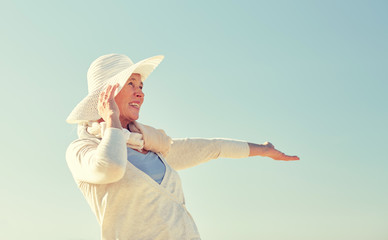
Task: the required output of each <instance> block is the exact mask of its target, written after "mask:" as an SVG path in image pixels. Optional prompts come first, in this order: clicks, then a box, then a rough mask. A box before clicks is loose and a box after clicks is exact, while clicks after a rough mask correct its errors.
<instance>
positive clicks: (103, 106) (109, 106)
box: [97, 83, 121, 129]
mask: <svg viewBox="0 0 388 240" xmlns="http://www.w3.org/2000/svg"><path fill="white" fill-rule="evenodd" d="M118 87H119V84H118V83H117V84H115V85H113V86H112V85H108V87H107V88H106V89H105V91H102V92H101V94H100V97H99V99H98V105H97V108H98V114H99V115H100V116H101V117H102V119H103V120H104V121H105V122H106V126H107V127H108V128H109V127H113V128H120V129H121V123H120V110H119V107H118V106H117V104H116V101H115V92H116V89H117V88H118Z"/></svg>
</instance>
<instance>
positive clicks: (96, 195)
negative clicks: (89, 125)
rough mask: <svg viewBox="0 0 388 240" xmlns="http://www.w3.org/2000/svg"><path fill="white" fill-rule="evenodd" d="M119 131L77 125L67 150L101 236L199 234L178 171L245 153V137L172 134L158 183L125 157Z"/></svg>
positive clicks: (179, 237)
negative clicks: (90, 129)
mask: <svg viewBox="0 0 388 240" xmlns="http://www.w3.org/2000/svg"><path fill="white" fill-rule="evenodd" d="M126 148H127V146H126V139H125V137H124V134H123V131H121V130H119V129H117V128H108V129H106V131H105V135H104V137H103V138H102V139H99V138H97V137H95V136H93V135H91V134H89V133H88V132H87V131H86V128H82V126H80V129H79V139H77V140H75V141H74V142H72V143H71V144H70V146H69V147H68V149H67V152H66V160H67V164H68V166H69V168H70V170H71V172H72V175H73V177H74V179H75V181H76V183H77V185H78V187H79V189H80V190H81V192H82V194H83V195H84V197H85V198H86V200H87V202H88V203H89V205H90V207H91V209H92V211H93V212H94V213H95V215H96V217H97V220H98V222H99V224H100V226H101V238H102V239H104V240H113V239H114V240H118V239H120V240H123V239H125V240H126V239H137V240H149V239H153V240H166V239H169V240H174V239H176V240H185V239H190V240H194V239H200V235H199V232H198V230H197V227H196V225H195V223H194V221H193V218H192V217H191V215H190V214H189V212H188V211H187V209H186V207H185V199H184V196H183V190H182V185H181V180H180V178H179V175H178V173H177V172H176V170H180V169H185V168H189V167H193V166H196V165H198V164H200V163H203V162H207V161H209V160H210V159H216V158H219V157H224V158H244V157H247V156H248V155H249V146H248V144H247V143H246V142H242V141H237V140H229V139H173V144H172V145H171V149H170V151H169V152H168V154H167V155H166V156H162V155H161V154H160V153H158V155H159V157H160V158H161V159H162V161H163V162H164V164H165V166H166V172H165V175H164V178H163V181H162V182H161V184H160V185H159V184H158V183H157V182H155V181H154V180H153V179H152V178H151V177H149V176H148V175H147V174H145V173H144V172H142V171H141V170H139V169H137V168H136V167H135V166H133V165H132V164H131V163H130V162H129V161H128V160H127V149H126Z"/></svg>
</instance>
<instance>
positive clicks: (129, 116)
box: [115, 73, 144, 128]
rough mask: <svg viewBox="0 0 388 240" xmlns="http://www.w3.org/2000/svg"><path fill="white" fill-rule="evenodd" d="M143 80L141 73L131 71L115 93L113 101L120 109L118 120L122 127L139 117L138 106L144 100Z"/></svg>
mask: <svg viewBox="0 0 388 240" xmlns="http://www.w3.org/2000/svg"><path fill="white" fill-rule="evenodd" d="M142 89H143V82H142V81H141V75H140V74H138V73H133V74H132V75H131V76H130V77H129V78H128V81H127V82H126V83H125V85H124V86H123V87H122V89H121V91H120V92H119V93H118V94H117V95H116V97H115V101H116V104H117V106H118V107H119V110H120V121H121V125H122V127H124V128H126V127H127V124H128V123H131V122H133V121H135V120H137V119H138V118H139V111H140V107H141V105H142V104H143V101H144V93H143V90H142Z"/></svg>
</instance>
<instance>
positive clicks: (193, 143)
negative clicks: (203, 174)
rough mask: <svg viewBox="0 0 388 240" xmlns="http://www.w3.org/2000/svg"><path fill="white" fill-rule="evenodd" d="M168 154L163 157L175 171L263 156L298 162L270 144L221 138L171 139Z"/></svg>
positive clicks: (295, 158)
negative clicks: (217, 161) (228, 160)
mask: <svg viewBox="0 0 388 240" xmlns="http://www.w3.org/2000/svg"><path fill="white" fill-rule="evenodd" d="M173 142H174V143H173V144H172V145H171V149H170V151H169V153H168V154H167V155H166V156H164V157H165V158H166V160H167V162H168V163H169V164H170V165H171V166H172V167H173V168H174V169H175V170H180V169H185V168H190V167H194V166H196V165H198V164H201V163H204V162H207V161H209V160H211V159H216V158H246V157H249V156H265V157H270V158H273V159H275V160H285V161H289V160H298V159H299V158H298V157H296V156H288V155H285V154H284V153H282V152H280V151H278V150H276V149H275V148H274V146H273V145H272V144H271V143H264V144H255V143H247V142H244V141H238V140H233V139H222V138H213V139H206V138H185V139H173Z"/></svg>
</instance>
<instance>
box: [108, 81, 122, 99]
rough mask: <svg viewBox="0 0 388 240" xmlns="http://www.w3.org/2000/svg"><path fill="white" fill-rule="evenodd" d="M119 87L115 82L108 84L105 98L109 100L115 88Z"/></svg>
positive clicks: (112, 97) (112, 96) (113, 94)
mask: <svg viewBox="0 0 388 240" xmlns="http://www.w3.org/2000/svg"><path fill="white" fill-rule="evenodd" d="M118 87H119V84H118V83H116V84H115V85H113V86H111V85H109V86H108V88H107V89H106V92H107V100H108V101H111V100H113V99H114V96H115V92H116V89H117V88H118Z"/></svg>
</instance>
